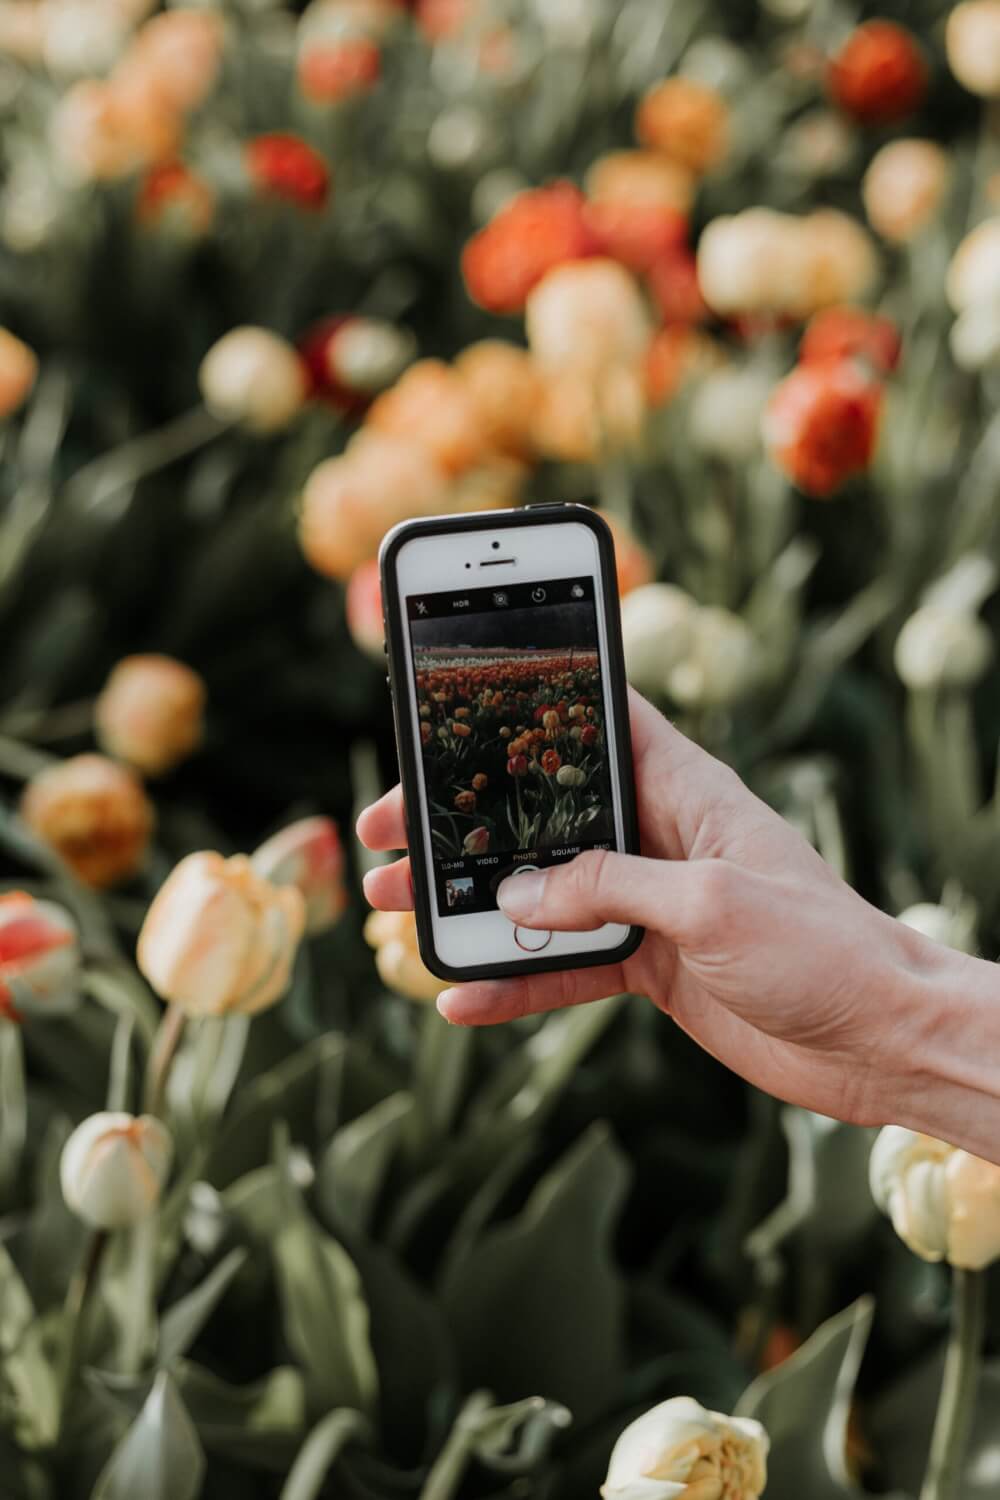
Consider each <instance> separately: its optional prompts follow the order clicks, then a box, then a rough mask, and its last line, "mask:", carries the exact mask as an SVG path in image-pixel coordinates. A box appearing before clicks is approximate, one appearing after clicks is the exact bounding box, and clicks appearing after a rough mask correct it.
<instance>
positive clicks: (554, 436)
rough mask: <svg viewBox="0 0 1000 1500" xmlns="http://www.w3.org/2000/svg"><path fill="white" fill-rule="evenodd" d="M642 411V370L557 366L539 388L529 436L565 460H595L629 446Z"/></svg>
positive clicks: (633, 442) (637, 432)
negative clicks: (584, 368) (564, 367)
mask: <svg viewBox="0 0 1000 1500" xmlns="http://www.w3.org/2000/svg"><path fill="white" fill-rule="evenodd" d="M645 416H646V402H645V392H644V388H643V370H642V365H641V362H638V361H637V363H636V366H635V368H628V367H626V366H624V365H621V364H618V365H613V366H612V367H610V368H607V369H605V370H603V371H602V372H601V373H600V375H599V377H596V378H595V375H594V372H592V371H579V370H575V369H574V370H568V369H564V370H559V371H556V372H553V373H552V374H551V375H549V376H548V377H547V378H546V379H545V381H544V383H543V385H542V388H541V390H540V391H539V398H538V408H537V410H536V412H535V420H534V425H533V429H532V431H533V437H534V442H535V446H536V447H537V448H538V450H539V452H540V453H542V454H544V455H545V456H546V457H549V458H557V459H561V460H563V461H566V462H570V463H596V462H599V461H600V460H601V459H602V458H606V457H607V456H608V454H609V453H614V452H621V451H622V450H627V449H629V448H632V447H634V446H635V445H636V444H637V443H638V441H639V439H640V437H641V436H642V429H643V422H644V420H645Z"/></svg>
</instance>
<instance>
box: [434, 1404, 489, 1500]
mask: <svg viewBox="0 0 1000 1500" xmlns="http://www.w3.org/2000/svg"><path fill="white" fill-rule="evenodd" d="M492 1399H493V1398H492V1397H491V1396H490V1394H489V1392H488V1391H476V1392H475V1393H474V1394H473V1395H471V1396H470V1397H469V1399H468V1401H466V1403H465V1405H464V1406H463V1407H462V1410H461V1411H460V1412H459V1414H458V1417H457V1419H456V1421H455V1425H454V1427H453V1428H452V1429H451V1432H450V1433H449V1434H448V1440H447V1442H446V1443H445V1445H444V1447H443V1448H442V1449H441V1452H440V1453H439V1454H438V1457H437V1462H436V1463H435V1465H434V1467H433V1468H432V1469H431V1472H430V1473H429V1474H428V1476H427V1482H426V1483H425V1485H424V1487H423V1489H422V1490H421V1491H420V1500H453V1497H454V1496H455V1495H456V1494H457V1493H458V1488H459V1485H460V1484H461V1483H462V1479H463V1477H464V1475H465V1470H466V1468H467V1467H468V1463H469V1458H470V1456H471V1453H472V1448H473V1444H474V1442H475V1436H476V1430H477V1427H478V1423H479V1419H480V1418H481V1417H483V1416H484V1415H485V1414H486V1412H488V1411H489V1409H490V1405H491V1402H492Z"/></svg>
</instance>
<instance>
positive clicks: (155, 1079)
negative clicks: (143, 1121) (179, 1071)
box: [146, 1005, 187, 1116]
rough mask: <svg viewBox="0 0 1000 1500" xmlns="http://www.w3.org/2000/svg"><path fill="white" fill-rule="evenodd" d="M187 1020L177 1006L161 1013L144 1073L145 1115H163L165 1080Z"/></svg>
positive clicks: (165, 1094)
mask: <svg viewBox="0 0 1000 1500" xmlns="http://www.w3.org/2000/svg"><path fill="white" fill-rule="evenodd" d="M186 1020H187V1017H186V1016H185V1014H184V1012H183V1011H182V1010H181V1008H180V1006H178V1005H168V1006H167V1008H166V1010H165V1011H164V1013H163V1020H162V1021H161V1022H160V1027H159V1030H158V1031H157V1033H156V1040H155V1042H154V1043H153V1050H152V1052H151V1053H150V1055H149V1067H148V1070H147V1073H146V1113H147V1114H150V1115H160V1116H162V1115H163V1112H164V1107H165V1105H166V1100H167V1080H168V1079H169V1077H170V1069H171V1067H172V1066H173V1061H174V1058H175V1056H176V1055H177V1048H178V1047H179V1046H180V1041H181V1037H182V1036H183V1035H184V1025H185V1022H186Z"/></svg>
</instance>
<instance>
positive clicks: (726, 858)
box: [358, 692, 957, 1124]
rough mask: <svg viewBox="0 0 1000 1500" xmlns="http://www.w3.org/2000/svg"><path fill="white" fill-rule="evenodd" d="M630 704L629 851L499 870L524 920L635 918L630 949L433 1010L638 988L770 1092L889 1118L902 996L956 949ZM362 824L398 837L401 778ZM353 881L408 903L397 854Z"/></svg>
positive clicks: (374, 842)
mask: <svg viewBox="0 0 1000 1500" xmlns="http://www.w3.org/2000/svg"><path fill="white" fill-rule="evenodd" d="M630 712H631V722H632V740H633V752H634V759H635V773H636V790H637V795H638V807H639V825H640V831H641V838H642V850H643V852H642V855H641V856H639V855H626V854H617V853H607V852H603V851H596V850H595V851H588V852H587V853H584V854H581V855H578V856H577V858H576V859H574V860H573V861H572V862H571V863H569V864H566V865H559V866H555V867H552V868H550V869H548V870H545V871H540V872H539V873H538V874H536V875H531V874H521V875H519V876H518V877H517V878H516V879H513V880H512V879H508V880H506V881H504V883H503V884H502V885H501V887H500V890H499V894H498V900H499V902H500V906H501V909H502V910H503V911H504V913H505V914H506V915H507V916H508V917H509V918H510V919H511V920H512V921H516V922H517V923H518V924H519V925H520V926H522V927H537V928H548V929H552V930H554V931H559V932H569V931H581V930H590V929H593V928H595V927H599V926H601V925H602V924H603V923H605V922H618V923H629V924H635V925H639V926H643V927H645V928H646V936H645V938H644V940H643V942H642V944H641V945H640V947H639V949H638V950H637V952H636V953H635V954H634V955H633V956H632V957H631V958H629V959H628V960H626V962H625V963H623V964H612V965H608V966H604V967H595V968H590V969H579V970H569V971H566V972H556V973H547V974H535V975H526V976H525V977H524V978H516V979H506V980H487V981H480V982H476V983H472V984H464V985H460V986H458V987H456V988H453V989H448V990H445V992H444V993H443V994H442V995H441V996H440V997H439V1000H438V1007H439V1009H440V1010H441V1012H442V1014H443V1015H444V1016H446V1017H447V1019H448V1020H449V1021H453V1022H456V1023H458V1024H460V1025H470V1026H471V1025H484V1024H490V1023H494V1022H498V1021H507V1020H512V1019H515V1018H517V1017H520V1016H524V1015H528V1014H532V1013H535V1012H538V1011H548V1010H555V1009H558V1008H560V1007H563V1006H568V1005H579V1004H582V1003H584V1002H586V1001H590V1000H597V999H600V998H603V997H605V996H608V995H613V994H618V993H621V992H631V993H636V994H643V995H647V996H649V998H650V999H651V1000H652V1001H653V1002H654V1003H655V1004H656V1005H657V1006H659V1008H660V1009H661V1010H663V1011H665V1012H666V1013H667V1014H668V1015H669V1016H671V1017H672V1018H673V1020H674V1021H676V1022H677V1024H678V1025H679V1026H681V1027H682V1028H683V1029H684V1031H686V1032H687V1033H688V1034H689V1035H690V1036H692V1037H693V1038H694V1039H695V1040H696V1041H697V1042H699V1043H700V1044H701V1046H703V1047H704V1048H705V1049H706V1050H707V1051H709V1052H710V1053H712V1054H713V1055H714V1056H715V1057H717V1058H718V1059H719V1060H720V1061H722V1062H723V1063H725V1064H726V1065H727V1066H729V1067H730V1068H733V1069H734V1070H735V1071H737V1072H738V1073H741V1074H742V1075H743V1076H744V1077H745V1078H747V1079H749V1080H750V1081H751V1082H752V1083H754V1084H756V1085H758V1086H759V1087H760V1088H763V1089H766V1090H767V1091H768V1092H769V1093H772V1094H776V1095H778V1096H779V1097H781V1098H783V1099H786V1100H789V1101H791V1102H793V1103H796V1104H802V1105H805V1106H807V1107H809V1108H811V1109H815V1110H818V1111H820V1112H822V1113H824V1114H829V1115H834V1116H836V1117H838V1118H840V1119H844V1120H853V1121H855V1122H856V1123H867V1124H879V1123H883V1122H885V1121H887V1120H890V1119H893V1118H894V1117H895V1118H902V1117H903V1108H902V1095H903V1094H905V1093H906V1091H907V1088H908V1086H909V1072H908V1070H910V1069H911V1067H912V1066H913V1065H911V1063H910V1053H909V1050H908V1049H907V1048H906V1047H905V1046H903V1045H901V1044H902V1041H903V1039H904V1038H905V1036H906V1035H907V1034H908V1033H912V1032H914V1031H915V1030H916V1029H917V1027H918V1025H919V1024H920V1015H919V1012H920V1009H921V1008H920V1006H919V1003H917V1004H916V1005H915V1003H914V1002H915V999H916V1000H917V1001H918V1002H919V991H920V989H921V987H922V986H930V985H931V984H932V983H933V981H934V976H935V974H936V973H939V972H940V971H941V969H942V967H943V966H946V965H947V964H948V963H950V962H954V961H955V960H956V958H957V955H954V954H952V953H951V952H950V951H949V950H947V949H944V948H940V947H939V946H938V945H937V944H934V943H932V942H930V941H929V940H927V939H926V938H924V937H922V936H921V935H920V934H918V933H916V932H914V931H912V930H911V929H910V928H908V927H905V926H904V925H903V924H902V923H900V922H897V921H895V920H893V919H892V918H891V917H888V916H886V915H885V914H884V913H882V912H879V911H877V910H876V909H875V908H874V907H873V906H870V905H869V904H868V903H867V902H866V901H864V900H863V899H862V898H861V897H860V896H859V895H857V894H856V892H854V891H852V890H851V888H850V887H849V886H848V885H846V884H845V883H844V882H843V881H842V880H841V879H840V878H839V877H838V876H837V875H835V874H834V872H833V871H832V870H831V869H830V867H829V866H828V865H827V864H825V863H824V861H823V860H822V859H821V858H820V856H819V855H818V854H817V853H816V851H815V850H814V849H813V848H812V847H811V846H810V845H809V844H808V843H806V841H805V840H804V839H803V838H802V837H801V836H800V835H799V834H798V833H797V832H796V831H795V830H794V829H793V828H792V827H791V826H790V825H789V824H788V823H786V822H785V821H784V819H782V818H781V817H780V816H779V815H778V814H777V813H775V812H773V811H772V810H771V809H770V808H769V807H767V806H766V805H765V804H764V803H763V802H761V801H760V800H759V799H758V798H757V797H755V796H754V795H753V793H752V792H750V791H749V790H748V789H747V787H745V786H744V785H743V783H742V782H741V781H740V780H739V778H738V777H737V776H736V774H735V773H734V772H733V771H732V770H730V769H729V768H728V767H727V766H725V765H723V764H722V763H721V762H719V761H717V760H715V759H713V757H712V756H710V755H708V754H707V753H706V752H705V751H703V750H701V749H700V748H699V747H698V746H697V745H695V744H693V743H692V742H691V741H689V740H687V739H685V738H684V736H683V735H681V734H680V733H679V732H678V731H677V730H676V729H674V728H673V727H672V725H671V724H670V723H669V722H668V721H667V720H666V719H664V718H663V717H662V716H661V715H660V714H659V713H658V712H657V711H656V710H655V709H654V708H653V707H652V706H651V705H650V704H648V703H647V702H645V700H644V699H642V698H640V697H639V695H638V694H637V693H634V692H633V693H631V695H630ZM358 835H359V837H360V838H361V840H362V842H363V843H364V844H366V845H367V846H368V847H369V848H370V849H379V850H387V849H398V848H402V847H403V846H404V844H405V837H406V835H405V827H404V820H403V803H402V795H401V792H400V789H399V788H398V787H396V788H395V789H394V790H393V791H391V792H389V793H388V794H387V795H386V796H385V797H383V798H382V799H381V800H380V801H379V802H377V803H375V804H374V806H372V807H370V808H368V809H367V810H366V811H365V812H364V813H363V814H362V816H361V818H360V820H359V822H358ZM365 894H366V896H367V897H368V899H369V901H371V903H372V905H373V906H376V907H381V908H384V909H389V910H406V909H409V908H411V907H412V905H413V892H412V886H411V881H410V867H409V860H408V859H405V858H404V859H401V860H399V861H398V862H397V863H395V864H392V865H385V866H381V867H380V868H378V869H376V870H373V871H371V872H370V873H369V874H368V876H367V877H366V880H365ZM894 1104H898V1113H897V1114H896V1115H895V1116H894V1114H893V1109H894Z"/></svg>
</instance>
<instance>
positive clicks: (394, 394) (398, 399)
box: [368, 359, 488, 474]
mask: <svg viewBox="0 0 1000 1500" xmlns="http://www.w3.org/2000/svg"><path fill="white" fill-rule="evenodd" d="M368 422H369V424H370V425H371V427H373V428H374V429H376V430H377V431H378V432H380V433H384V434H387V435H388V436H390V437H395V438H399V439H404V440H406V441H408V442H414V443H419V444H420V445H421V446H422V447H423V448H425V449H426V450H427V452H428V453H429V454H430V456H431V458H432V459H433V460H434V462H435V463H437V464H439V465H440V467H441V468H442V469H443V470H444V471H445V472H446V473H448V474H460V473H461V472H462V471H463V470H465V469H469V468H471V467H472V466H473V465H474V464H476V463H478V462H480V461H481V460H482V459H483V458H485V457H486V456H487V453H488V445H487V442H486V436H485V433H484V430H483V424H482V422H481V421H480V419H479V414H478V412H477V410H476V407H475V404H474V403H473V401H472V399H471V397H470V395H469V392H468V390H467V389H466V386H465V382H464V381H463V380H462V378H461V376H460V375H459V374H458V373H457V372H456V371H455V370H453V369H452V368H451V366H450V365H446V364H444V362H443V361H442V360H439V359H421V360H418V361H417V363H416V364H415V365H411V366H410V368H409V369H408V370H407V371H406V373H405V374H404V375H403V376H402V378H401V379H400V380H399V381H398V382H397V383H396V385H395V386H393V388H392V389H391V390H388V391H385V392H383V394H382V395H381V396H379V398H378V400H377V401H376V402H375V404H374V406H373V407H372V409H371V411H370V412H369V414H368Z"/></svg>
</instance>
